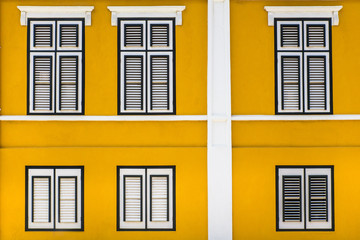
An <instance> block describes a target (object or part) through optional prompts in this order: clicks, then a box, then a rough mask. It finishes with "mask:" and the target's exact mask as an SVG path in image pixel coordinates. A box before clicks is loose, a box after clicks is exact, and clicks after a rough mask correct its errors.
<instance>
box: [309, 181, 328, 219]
mask: <svg viewBox="0 0 360 240" xmlns="http://www.w3.org/2000/svg"><path fill="white" fill-rule="evenodd" d="M309 221H310V222H311V221H328V208H327V176H326V175H325V176H309Z"/></svg>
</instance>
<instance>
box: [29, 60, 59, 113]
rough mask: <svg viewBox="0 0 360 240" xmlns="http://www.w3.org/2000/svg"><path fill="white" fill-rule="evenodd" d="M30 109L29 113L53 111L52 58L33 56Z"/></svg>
mask: <svg viewBox="0 0 360 240" xmlns="http://www.w3.org/2000/svg"><path fill="white" fill-rule="evenodd" d="M32 68H33V69H32V74H31V75H30V79H31V85H32V89H31V90H32V96H30V97H32V99H31V101H32V109H31V111H34V112H36V111H45V112H52V111H53V56H45V55H37V56H33V61H32Z"/></svg>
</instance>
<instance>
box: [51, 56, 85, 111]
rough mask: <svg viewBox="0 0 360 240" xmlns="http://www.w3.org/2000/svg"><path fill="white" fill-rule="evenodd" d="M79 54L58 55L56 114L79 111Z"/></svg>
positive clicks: (80, 97) (80, 57)
mask: <svg viewBox="0 0 360 240" xmlns="http://www.w3.org/2000/svg"><path fill="white" fill-rule="evenodd" d="M81 59H82V55H81V53H58V64H57V69H58V70H57V74H58V75H57V98H56V100H57V101H56V102H57V106H56V107H57V112H80V111H81V99H82V91H81V82H82V79H81V76H82V75H81V73H82V71H81Z"/></svg>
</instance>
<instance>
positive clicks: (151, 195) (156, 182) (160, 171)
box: [147, 168, 175, 229]
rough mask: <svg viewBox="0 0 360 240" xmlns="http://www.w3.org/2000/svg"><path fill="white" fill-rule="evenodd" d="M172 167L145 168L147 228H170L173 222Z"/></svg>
mask: <svg viewBox="0 0 360 240" xmlns="http://www.w3.org/2000/svg"><path fill="white" fill-rule="evenodd" d="M173 176H174V169H173V168H148V169H147V182H148V183H149V184H148V185H147V199H148V201H147V228H148V229H172V228H173V223H174V220H173V219H174V186H175V184H174V183H175V182H174V177H173Z"/></svg>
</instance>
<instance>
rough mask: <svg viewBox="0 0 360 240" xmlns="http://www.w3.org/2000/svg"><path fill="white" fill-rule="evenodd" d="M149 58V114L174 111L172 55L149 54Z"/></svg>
mask: <svg viewBox="0 0 360 240" xmlns="http://www.w3.org/2000/svg"><path fill="white" fill-rule="evenodd" d="M148 56H149V57H148V58H149V64H148V69H149V71H148V109H149V112H156V111H161V112H167V111H172V101H173V99H172V95H173V94H172V91H173V86H172V79H173V72H172V54H171V53H168V54H165V53H149V55H148Z"/></svg>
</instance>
